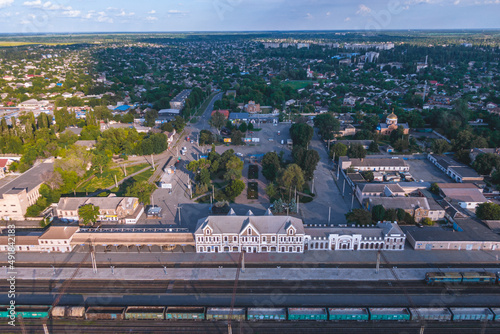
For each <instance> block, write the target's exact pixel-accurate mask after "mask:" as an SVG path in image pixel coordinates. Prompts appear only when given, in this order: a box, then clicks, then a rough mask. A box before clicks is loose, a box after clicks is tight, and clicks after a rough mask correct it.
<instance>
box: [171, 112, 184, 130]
mask: <svg viewBox="0 0 500 334" xmlns="http://www.w3.org/2000/svg"><path fill="white" fill-rule="evenodd" d="M171 123H172V125H173V126H174V128H175V131H177V133H181V132H182V131H183V130H184V128H185V127H186V121H185V120H184V118H182V117H181V116H175V118H174V120H173V121H171Z"/></svg>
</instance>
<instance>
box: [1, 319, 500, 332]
mask: <svg viewBox="0 0 500 334" xmlns="http://www.w3.org/2000/svg"><path fill="white" fill-rule="evenodd" d="M25 327H26V333H36V334H38V333H43V327H42V322H41V321H40V320H38V321H28V320H27V319H25ZM47 328H48V329H49V332H50V333H57V334H65V333H68V334H70V333H71V334H80V333H116V334H120V333H152V334H156V333H169V334H170V333H207V334H212V333H217V334H221V333H227V322H226V321H214V322H210V321H199V322H189V321H176V322H169V321H158V320H151V321H148V320H141V321H131V320H123V321H86V320H72V321H68V320H52V321H51V320H49V321H48V323H47ZM424 329H425V331H424V332H425V334H446V333H460V334H472V333H474V334H477V333H484V334H493V333H498V332H499V331H500V323H488V324H484V323H481V322H477V321H473V322H465V323H464V322H461V323H440V322H428V323H426V324H425V328H424ZM0 332H1V333H6V334H7V333H21V328H20V327H19V326H17V327H16V328H13V327H11V326H6V325H4V324H2V325H0ZM283 332H286V333H290V334H295V333H297V334H302V333H315V334H316V333H333V332H334V333H352V334H358V333H359V334H365V333H373V334H387V333H407V334H419V333H421V326H420V324H419V323H416V322H405V323H398V322H396V323H392V322H348V323H345V322H342V323H335V322H326V321H324V322H318V321H304V322H302V321H300V322H298V321H295V322H290V321H283V322H273V321H269V322H248V321H243V322H235V323H234V326H233V333H242V334H257V333H258V334H265V333H273V334H275V333H283Z"/></svg>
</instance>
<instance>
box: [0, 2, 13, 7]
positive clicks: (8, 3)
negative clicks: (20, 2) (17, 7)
mask: <svg viewBox="0 0 500 334" xmlns="http://www.w3.org/2000/svg"><path fill="white" fill-rule="evenodd" d="M13 2H14V0H0V8H4V7H9V6H10V5H12V3H13Z"/></svg>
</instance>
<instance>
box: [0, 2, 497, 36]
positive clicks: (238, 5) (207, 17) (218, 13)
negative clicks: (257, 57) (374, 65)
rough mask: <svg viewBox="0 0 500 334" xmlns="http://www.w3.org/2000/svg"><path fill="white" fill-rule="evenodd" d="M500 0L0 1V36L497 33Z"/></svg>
mask: <svg viewBox="0 0 500 334" xmlns="http://www.w3.org/2000/svg"><path fill="white" fill-rule="evenodd" d="M499 14H500V0H177V1H173V0H156V1H153V0H102V1H97V0H27V1H24V0H0V33H44V32H60V33H64V32H147V31H162V32H173V31H259V30H261V31H262V30H264V31H269V30H385V29H457V28H460V29H481V28H486V29H489V28H500V19H499Z"/></svg>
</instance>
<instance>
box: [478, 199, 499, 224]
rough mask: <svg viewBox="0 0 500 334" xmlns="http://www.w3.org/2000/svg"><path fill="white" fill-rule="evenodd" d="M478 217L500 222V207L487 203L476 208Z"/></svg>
mask: <svg viewBox="0 0 500 334" xmlns="http://www.w3.org/2000/svg"><path fill="white" fill-rule="evenodd" d="M476 216H477V217H478V218H479V219H483V220H500V205H498V204H495V203H491V202H485V203H481V204H479V205H478V206H477V208H476Z"/></svg>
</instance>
